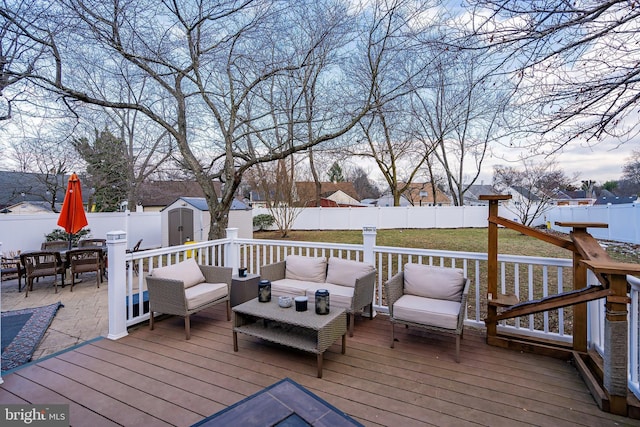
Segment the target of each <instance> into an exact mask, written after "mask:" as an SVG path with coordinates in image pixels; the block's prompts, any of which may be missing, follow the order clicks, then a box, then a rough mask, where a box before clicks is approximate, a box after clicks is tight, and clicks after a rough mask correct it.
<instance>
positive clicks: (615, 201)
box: [594, 196, 638, 205]
mask: <svg viewBox="0 0 640 427" xmlns="http://www.w3.org/2000/svg"><path fill="white" fill-rule="evenodd" d="M637 201H638V197H636V196H613V197H607V196H600V197H598V198H597V199H596V201H595V202H594V205H609V204H611V205H621V204H624V203H634V202H637Z"/></svg>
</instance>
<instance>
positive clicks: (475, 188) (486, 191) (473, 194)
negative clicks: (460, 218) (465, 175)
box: [464, 184, 499, 200]
mask: <svg viewBox="0 0 640 427" xmlns="http://www.w3.org/2000/svg"><path fill="white" fill-rule="evenodd" d="M498 194H499V193H497V192H496V191H495V190H494V189H493V186H492V185H484V184H479V185H470V186H469V188H468V189H467V191H465V192H464V195H465V197H466V198H469V199H475V200H480V199H479V198H480V196H497V195H498Z"/></svg>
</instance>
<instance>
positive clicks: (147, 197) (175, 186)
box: [138, 181, 221, 212]
mask: <svg viewBox="0 0 640 427" xmlns="http://www.w3.org/2000/svg"><path fill="white" fill-rule="evenodd" d="M213 184H214V186H215V188H216V193H217V194H220V190H221V187H220V186H221V183H219V182H214V183H213ZM179 197H204V192H203V191H202V187H200V184H198V183H197V182H196V181H149V182H144V183H142V184H141V185H140V188H139V189H138V205H139V206H142V210H143V211H145V212H158V211H161V210H163V209H164V208H166V207H167V205H169V204H171V203H173V202H175V201H176V199H178V198H179Z"/></svg>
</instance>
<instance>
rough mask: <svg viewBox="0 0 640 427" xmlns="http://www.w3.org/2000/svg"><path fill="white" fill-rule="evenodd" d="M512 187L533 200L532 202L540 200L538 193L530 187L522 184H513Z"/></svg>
mask: <svg viewBox="0 0 640 427" xmlns="http://www.w3.org/2000/svg"><path fill="white" fill-rule="evenodd" d="M510 188H511V189H512V190H513V191H515V192H516V193H518V194H520V195H521V196H522V197H524V198H525V199H527V200H531V201H532V202H538V201H540V197H538V195H537V194H535V193H534V192H532V191H531V190H530V189H529V188H526V187H523V186H521V185H512V186H511V187H510Z"/></svg>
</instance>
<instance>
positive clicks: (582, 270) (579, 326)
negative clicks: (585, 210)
mask: <svg viewBox="0 0 640 427" xmlns="http://www.w3.org/2000/svg"><path fill="white" fill-rule="evenodd" d="M556 225H559V226H561V227H572V228H573V230H572V231H571V240H572V241H573V242H574V243H575V244H576V248H575V250H574V251H573V289H582V288H585V287H586V286H587V267H586V265H585V264H584V263H582V261H583V260H585V259H588V258H589V259H590V258H595V259H601V260H611V259H610V257H609V255H608V254H607V253H606V252H605V250H604V249H602V247H600V245H599V244H598V242H597V241H596V239H594V238H593V236H592V235H591V234H589V233H588V232H587V228H607V227H608V225H607V224H605V223H599V222H556ZM587 346H588V343H587V304H586V303H581V304H576V305H574V306H573V349H574V350H575V351H579V352H583V353H584V352H586V351H587Z"/></svg>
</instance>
